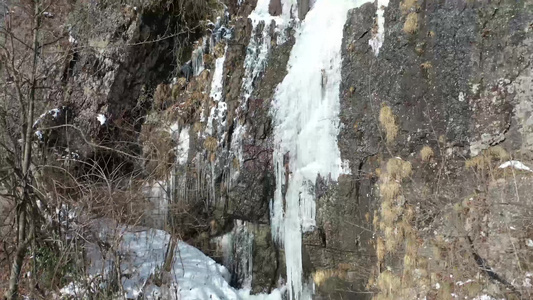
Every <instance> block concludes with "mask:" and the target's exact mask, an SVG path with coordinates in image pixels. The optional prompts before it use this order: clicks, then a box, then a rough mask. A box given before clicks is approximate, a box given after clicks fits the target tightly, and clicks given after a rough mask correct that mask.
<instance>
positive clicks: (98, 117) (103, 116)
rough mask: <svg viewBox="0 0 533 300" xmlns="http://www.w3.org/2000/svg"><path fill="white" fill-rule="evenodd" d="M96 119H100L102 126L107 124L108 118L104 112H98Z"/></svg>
mask: <svg viewBox="0 0 533 300" xmlns="http://www.w3.org/2000/svg"><path fill="white" fill-rule="evenodd" d="M96 119H97V120H98V122H100V125H102V126H103V125H105V123H106V122H107V118H106V116H105V115H103V114H98V115H97V116H96Z"/></svg>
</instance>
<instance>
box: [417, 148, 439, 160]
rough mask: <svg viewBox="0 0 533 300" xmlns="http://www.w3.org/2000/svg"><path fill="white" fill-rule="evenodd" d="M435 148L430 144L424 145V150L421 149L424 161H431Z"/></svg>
mask: <svg viewBox="0 0 533 300" xmlns="http://www.w3.org/2000/svg"><path fill="white" fill-rule="evenodd" d="M434 154H435V153H433V149H431V147H430V146H424V147H423V148H422V150H420V158H422V161H429V160H430V159H431V158H433V155H434Z"/></svg>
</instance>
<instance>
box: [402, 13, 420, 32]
mask: <svg viewBox="0 0 533 300" xmlns="http://www.w3.org/2000/svg"><path fill="white" fill-rule="evenodd" d="M417 30H418V14H417V13H416V12H411V13H409V14H408V15H407V18H406V19H405V23H404V24H403V31H404V32H405V33H407V34H414V33H415V32H416V31H417Z"/></svg>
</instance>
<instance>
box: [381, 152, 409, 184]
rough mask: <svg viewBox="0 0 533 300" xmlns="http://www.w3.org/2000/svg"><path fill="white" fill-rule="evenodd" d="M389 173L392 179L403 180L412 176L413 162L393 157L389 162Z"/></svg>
mask: <svg viewBox="0 0 533 300" xmlns="http://www.w3.org/2000/svg"><path fill="white" fill-rule="evenodd" d="M387 173H388V175H389V176H390V177H391V178H392V179H395V180H398V181H401V180H402V179H404V178H407V177H409V176H411V173H412V166H411V163H410V162H408V161H404V160H402V159H399V158H391V159H389V161H388V162H387Z"/></svg>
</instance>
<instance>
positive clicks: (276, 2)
mask: <svg viewBox="0 0 533 300" xmlns="http://www.w3.org/2000/svg"><path fill="white" fill-rule="evenodd" d="M268 13H270V14H271V15H273V16H279V15H281V13H282V7H281V0H270V4H269V5H268Z"/></svg>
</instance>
